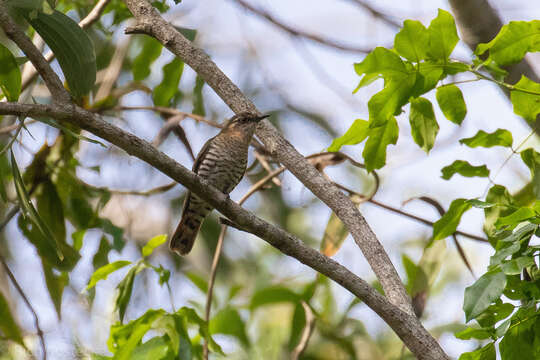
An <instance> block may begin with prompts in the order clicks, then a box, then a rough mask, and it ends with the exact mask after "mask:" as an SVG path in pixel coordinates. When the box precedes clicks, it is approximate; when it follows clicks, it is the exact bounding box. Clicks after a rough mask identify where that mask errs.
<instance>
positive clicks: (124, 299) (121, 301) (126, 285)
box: [115, 262, 146, 322]
mask: <svg viewBox="0 0 540 360" xmlns="http://www.w3.org/2000/svg"><path fill="white" fill-rule="evenodd" d="M145 267H146V265H145V264H144V263H142V262H139V263H137V264H136V265H135V266H133V267H132V268H131V269H129V271H128V273H127V275H126V276H125V277H124V279H122V281H120V283H118V285H117V286H116V289H117V290H118V297H117V298H116V304H115V310H116V309H118V314H119V316H120V322H122V321H123V320H124V315H125V313H126V309H127V306H128V304H129V300H130V299H131V292H132V290H133V282H134V281H135V276H136V275H137V274H138V273H139V272H140V271H141V270H143V269H144V268H145Z"/></svg>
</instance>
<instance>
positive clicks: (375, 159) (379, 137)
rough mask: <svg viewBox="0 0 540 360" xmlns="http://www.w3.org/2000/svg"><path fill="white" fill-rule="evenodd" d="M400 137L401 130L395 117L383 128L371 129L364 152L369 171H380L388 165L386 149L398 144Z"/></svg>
mask: <svg viewBox="0 0 540 360" xmlns="http://www.w3.org/2000/svg"><path fill="white" fill-rule="evenodd" d="M398 135H399V129H398V126H397V121H396V119H395V118H394V117H391V118H390V119H389V120H388V121H387V122H386V124H385V125H383V126H379V127H377V128H373V129H369V137H368V140H367V141H366V145H365V147H364V151H363V152H362V156H363V157H364V160H365V162H366V169H367V171H373V170H375V169H380V168H382V167H383V166H384V164H386V148H387V147H388V145H390V144H393V145H395V144H396V143H397V139H398Z"/></svg>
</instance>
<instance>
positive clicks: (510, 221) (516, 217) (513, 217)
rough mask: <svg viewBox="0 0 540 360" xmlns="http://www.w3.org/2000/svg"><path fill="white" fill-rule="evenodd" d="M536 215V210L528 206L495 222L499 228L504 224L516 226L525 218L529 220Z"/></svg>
mask: <svg viewBox="0 0 540 360" xmlns="http://www.w3.org/2000/svg"><path fill="white" fill-rule="evenodd" d="M535 215H536V213H535V212H534V210H533V209H531V208H527V207H521V208H519V209H517V210H516V211H514V212H513V213H512V214H510V215H508V216H504V217H500V218H499V219H498V220H497V221H496V222H495V226H496V227H498V228H500V227H501V226H504V225H510V226H513V227H515V226H516V225H518V224H519V223H521V222H523V221H525V220H528V219H530V218H532V217H534V216H535Z"/></svg>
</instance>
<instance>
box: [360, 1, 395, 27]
mask: <svg viewBox="0 0 540 360" xmlns="http://www.w3.org/2000/svg"><path fill="white" fill-rule="evenodd" d="M349 1H350V2H352V3H354V4H356V5H358V6H360V7H361V8H362V9H364V10H367V11H368V12H369V13H370V14H371V15H372V16H374V17H376V18H378V19H380V20H382V21H383V22H384V23H386V24H387V25H390V26H391V27H394V28H401V24H400V23H399V22H398V21H395V20H393V19H392V17H391V16H390V15H388V14H385V13H383V12H381V11H379V10H377V9H375V8H374V7H373V6H371V5H370V4H368V3H366V2H364V1H363V0H349Z"/></svg>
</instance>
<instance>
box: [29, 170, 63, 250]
mask: <svg viewBox="0 0 540 360" xmlns="http://www.w3.org/2000/svg"><path fill="white" fill-rule="evenodd" d="M36 202H37V211H38V213H39V214H40V216H41V219H42V220H43V222H44V223H45V224H46V225H47V227H48V228H49V229H50V230H51V232H52V234H53V235H54V237H55V239H56V243H57V244H61V243H65V242H66V224H65V220H64V208H63V207H62V200H61V199H60V196H58V192H57V191H56V186H54V184H53V183H52V181H51V180H50V179H47V180H45V181H44V182H43V183H42V184H41V191H40V192H39V193H38V196H37V198H36Z"/></svg>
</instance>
